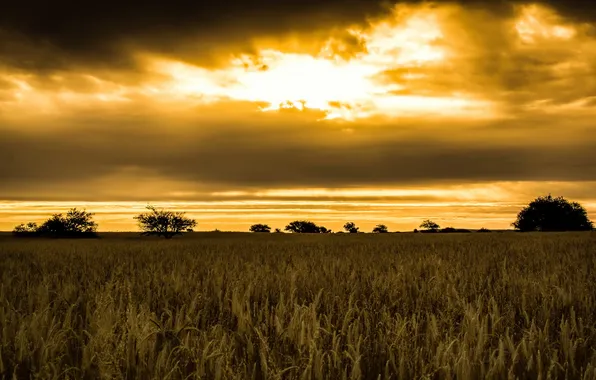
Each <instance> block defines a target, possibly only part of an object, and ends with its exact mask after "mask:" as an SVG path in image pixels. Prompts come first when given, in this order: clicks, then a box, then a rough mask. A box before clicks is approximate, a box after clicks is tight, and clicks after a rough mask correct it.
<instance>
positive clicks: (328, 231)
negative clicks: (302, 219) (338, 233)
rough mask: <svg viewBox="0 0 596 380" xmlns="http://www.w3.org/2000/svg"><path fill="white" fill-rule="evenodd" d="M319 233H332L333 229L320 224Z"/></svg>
mask: <svg viewBox="0 0 596 380" xmlns="http://www.w3.org/2000/svg"><path fill="white" fill-rule="evenodd" d="M319 233H321V234H332V233H333V231H332V230H330V229H328V228H326V227H323V226H319Z"/></svg>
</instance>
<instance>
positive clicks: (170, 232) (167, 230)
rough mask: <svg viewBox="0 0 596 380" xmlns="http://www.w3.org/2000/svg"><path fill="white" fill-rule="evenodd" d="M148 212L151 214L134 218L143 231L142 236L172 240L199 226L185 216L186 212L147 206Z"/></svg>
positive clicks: (147, 213) (143, 214)
mask: <svg viewBox="0 0 596 380" xmlns="http://www.w3.org/2000/svg"><path fill="white" fill-rule="evenodd" d="M147 210H149V212H145V213H142V214H140V215H137V216H135V217H134V219H136V220H137V222H138V224H139V228H140V229H141V230H142V231H143V232H142V235H156V236H162V237H164V238H166V239H171V238H172V237H174V236H176V235H182V233H183V232H184V231H187V230H188V229H189V228H193V227H195V226H196V225H197V222H196V221H195V220H194V219H190V218H187V217H186V216H184V215H185V213H184V212H173V211H167V210H158V209H156V208H155V207H154V206H147Z"/></svg>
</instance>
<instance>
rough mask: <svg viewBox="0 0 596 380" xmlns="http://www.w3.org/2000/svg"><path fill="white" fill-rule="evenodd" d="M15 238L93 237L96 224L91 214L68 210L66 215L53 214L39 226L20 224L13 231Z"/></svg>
mask: <svg viewBox="0 0 596 380" xmlns="http://www.w3.org/2000/svg"><path fill="white" fill-rule="evenodd" d="M13 234H14V235H15V236H48V237H95V236H97V223H95V222H94V221H93V214H92V213H90V212H87V211H85V210H77V209H76V208H73V209H70V210H68V212H67V213H66V215H63V214H54V215H52V216H51V217H50V218H49V219H48V220H46V221H45V222H43V223H42V224H41V225H40V226H38V225H37V224H36V223H27V224H26V225H24V224H21V225H18V226H16V227H15V229H14V230H13Z"/></svg>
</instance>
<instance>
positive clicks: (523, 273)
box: [0, 232, 596, 379]
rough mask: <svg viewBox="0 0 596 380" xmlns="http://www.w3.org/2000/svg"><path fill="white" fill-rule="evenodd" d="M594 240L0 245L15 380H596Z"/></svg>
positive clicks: (1, 360) (233, 239) (129, 238)
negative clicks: (558, 379)
mask: <svg viewBox="0 0 596 380" xmlns="http://www.w3.org/2000/svg"><path fill="white" fill-rule="evenodd" d="M595 284H596V234H594V233H589V232H588V233H553V234H549V233H541V234H540V233H536V234H532V233H530V234H523V233H512V232H510V233H486V234H482V233H472V234H412V233H401V234H394V233H391V234H377V235H371V234H333V235H329V234H316V235H301V234H298V235H291V234H242V233H192V234H188V235H185V236H183V237H180V238H176V239H173V240H170V241H167V240H157V239H153V238H140V237H138V235H135V234H105V235H102V236H101V238H100V239H81V240H66V239H64V240H63V239H16V238H12V237H10V236H2V237H0V322H1V323H0V325H1V328H0V373H1V377H2V378H17V379H25V378H47V379H49V378H53V379H112V378H113V379H147V378H155V379H166V378H167V379H419V378H432V379H449V378H458V379H481V378H488V379H492V378H496V379H505V378H511V379H512V378H519V379H525V378H542V379H547V378H574V379H594V378H596V313H595V310H596V291H595V290H594V289H595Z"/></svg>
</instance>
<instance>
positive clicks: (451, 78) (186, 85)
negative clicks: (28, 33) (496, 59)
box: [0, 5, 577, 121]
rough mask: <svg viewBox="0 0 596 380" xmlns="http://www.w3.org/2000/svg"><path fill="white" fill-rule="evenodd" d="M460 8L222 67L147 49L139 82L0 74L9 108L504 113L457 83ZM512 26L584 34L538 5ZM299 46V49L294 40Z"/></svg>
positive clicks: (418, 12) (530, 42)
mask: <svg viewBox="0 0 596 380" xmlns="http://www.w3.org/2000/svg"><path fill="white" fill-rule="evenodd" d="M461 12H464V10H462V9H460V8H457V9H456V8H455V7H454V6H453V7H451V8H450V7H448V6H441V7H430V6H412V5H397V6H395V8H394V9H393V11H392V12H391V13H390V14H388V15H387V16H386V17H384V18H379V19H375V20H371V21H369V22H368V24H366V25H361V26H351V27H350V28H348V29H347V30H345V31H344V33H343V34H341V36H340V37H338V36H337V35H333V36H330V37H329V38H328V39H326V40H325V41H322V43H321V44H317V45H319V46H322V48H321V49H320V51H318V52H317V53H316V54H307V53H304V52H297V51H296V49H293V50H292V49H291V48H289V49H284V48H283V46H284V44H283V41H278V42H279V43H278V45H280V46H282V47H280V48H277V49H274V48H272V47H271V41H269V43H266V42H260V43H256V42H255V44H256V45H257V49H256V53H254V54H250V55H249V54H235V55H234V54H233V55H231V57H230V59H229V60H228V61H227V64H224V65H223V66H221V67H219V68H206V67H200V66H197V65H193V64H190V63H185V62H182V61H178V60H175V59H170V58H164V57H161V56H157V55H153V54H150V53H147V54H144V55H143V54H141V53H138V55H137V57H138V58H139V61H140V62H139V63H140V65H142V66H145V69H146V71H148V74H147V76H146V78H144V79H143V80H141V81H140V82H139V83H137V84H135V85H130V86H126V85H121V84H119V83H115V82H113V81H110V80H103V79H102V78H101V75H98V76H94V75H91V74H86V73H64V74H61V75H56V76H52V77H51V78H50V79H51V80H50V83H49V85H47V86H46V85H39V83H38V81H39V79H38V78H37V79H36V78H31V77H29V76H27V75H22V74H11V73H7V74H3V73H0V81H3V82H4V85H3V87H4V89H0V90H1V91H0V112H1V111H4V110H6V111H7V112H6V114H7V115H20V114H22V113H21V112H19V111H20V109H22V110H26V111H27V112H28V113H31V112H38V113H44V114H57V113H61V112H64V110H65V108H66V106H91V107H95V106H102V104H107V105H108V106H109V104H111V103H121V102H127V101H135V100H141V101H145V100H148V101H150V102H153V103H155V104H162V103H163V104H164V107H167V106H173V105H174V104H176V105H181V106H187V105H189V104H190V105H194V104H197V103H201V104H203V103H207V104H209V103H214V102H219V101H239V102H253V103H255V110H259V109H260V110H261V111H263V112H272V111H273V112H274V111H279V110H284V109H296V110H300V111H302V110H314V111H317V112H316V113H313V115H314V114H316V115H324V117H323V118H324V119H327V120H329V119H340V120H348V121H349V120H357V119H362V118H369V117H375V116H380V117H388V118H400V117H457V118H462V119H465V118H467V119H488V118H494V117H504V116H505V113H504V112H503V109H504V108H503V107H501V106H502V104H503V103H502V99H499V98H497V97H495V96H494V92H491V91H481V90H470V91H475V92H473V93H472V92H469V91H465V90H464V89H465V88H473V86H468V87H466V86H465V85H464V86H461V88H458V87H457V86H458V83H459V82H458V81H459V80H460V79H458V78H461V77H462V76H463V75H465V73H463V74H462V73H460V72H459V71H458V70H459V66H458V64H460V63H461V62H462V59H466V58H465V55H466V54H467V53H466V52H462V51H459V50H458V49H460V48H461V45H458V44H457V43H454V41H456V40H457V38H459V36H458V35H457V33H454V32H453V31H452V29H449V26H451V25H455V24H457V23H458V22H460V21H461V20H460V19H458V17H459V16H462V13H461ZM454 23H455V24H454ZM508 25H510V26H511V28H512V31H513V32H514V33H515V34H514V36H516V37H517V38H518V39H519V41H520V42H521V43H522V44H523V45H524V46H528V47H529V49H530V50H531V49H533V48H534V46H539V45H541V44H543V43H549V42H551V43H552V42H554V43H557V42H563V41H568V40H571V39H573V38H574V37H575V36H576V34H577V29H576V28H574V27H573V26H571V25H570V24H569V23H565V20H563V19H562V18H561V17H560V16H559V15H557V13H555V12H554V11H552V10H550V9H548V8H545V7H543V6H538V5H526V6H522V7H519V8H518V14H517V17H516V19H515V20H513V21H512V23H511V24H508ZM514 38H515V37H514ZM304 43H305V44H306V45H308V46H311V45H312V41H307V40H305V41H304ZM290 45H292V46H294V47H295V46H296V42H295V40H292V44H290ZM458 46H459V47H458ZM465 80H466V79H463V81H465ZM470 80H473V78H471V79H470ZM445 83H447V84H445ZM79 88H82V90H77V89H79ZM89 89H91V90H89ZM9 107H12V109H9ZM19 107H20V108H19ZM11 117H13V116H11ZM14 117H16V116H14Z"/></svg>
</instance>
